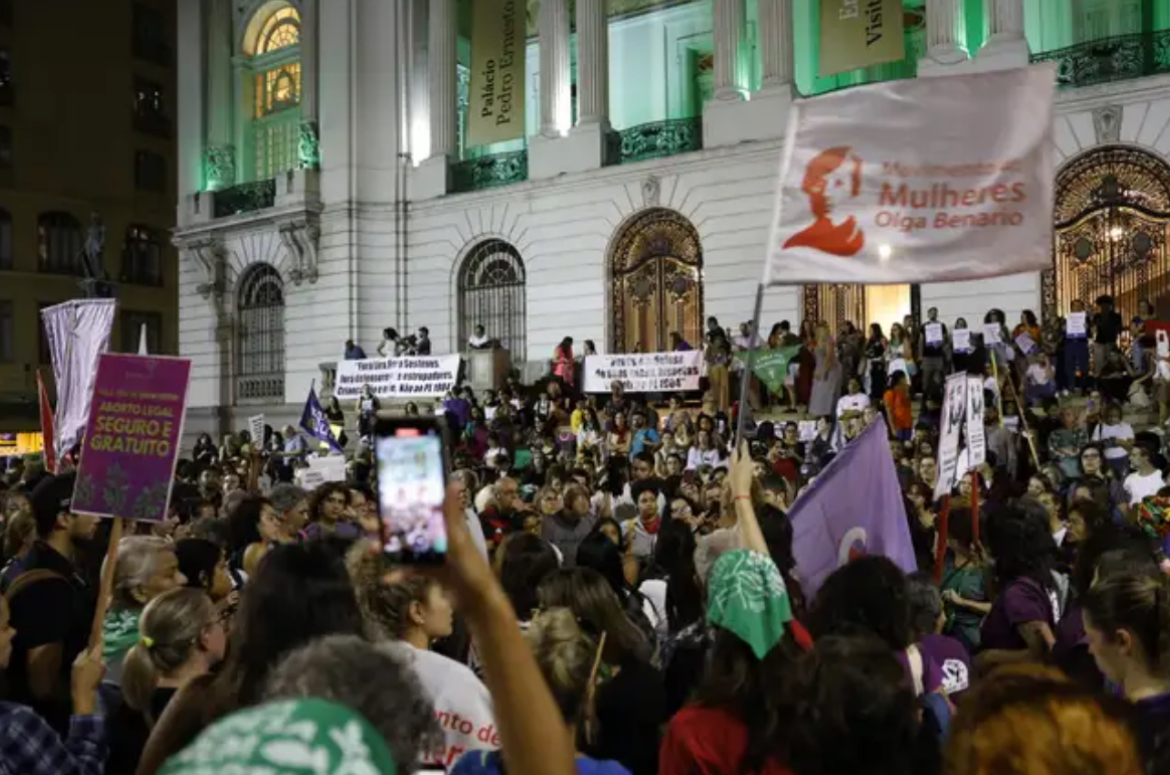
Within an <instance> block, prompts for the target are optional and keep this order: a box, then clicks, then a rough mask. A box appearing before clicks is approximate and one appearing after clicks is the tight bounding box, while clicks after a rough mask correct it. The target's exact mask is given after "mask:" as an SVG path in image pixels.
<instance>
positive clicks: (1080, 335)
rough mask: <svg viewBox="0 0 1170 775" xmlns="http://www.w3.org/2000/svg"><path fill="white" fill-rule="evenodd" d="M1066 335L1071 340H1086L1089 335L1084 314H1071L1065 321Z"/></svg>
mask: <svg viewBox="0 0 1170 775" xmlns="http://www.w3.org/2000/svg"><path fill="white" fill-rule="evenodd" d="M1064 334H1065V336H1067V337H1068V338H1069V339H1084V338H1085V337H1087V336H1088V335H1089V329H1088V327H1087V326H1086V324H1085V313H1084V312H1070V313H1068V317H1066V318H1065V319H1064Z"/></svg>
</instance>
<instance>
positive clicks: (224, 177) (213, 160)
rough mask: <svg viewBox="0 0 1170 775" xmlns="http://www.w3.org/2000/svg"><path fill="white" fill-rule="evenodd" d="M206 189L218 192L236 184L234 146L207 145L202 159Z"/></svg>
mask: <svg viewBox="0 0 1170 775" xmlns="http://www.w3.org/2000/svg"><path fill="white" fill-rule="evenodd" d="M203 167H204V174H205V175H206V177H207V188H208V189H209V190H211V191H219V190H220V189H224V188H231V187H232V186H234V185H235V184H236V147H235V146H234V145H208V146H207V150H206V152H205V153H204V159H203Z"/></svg>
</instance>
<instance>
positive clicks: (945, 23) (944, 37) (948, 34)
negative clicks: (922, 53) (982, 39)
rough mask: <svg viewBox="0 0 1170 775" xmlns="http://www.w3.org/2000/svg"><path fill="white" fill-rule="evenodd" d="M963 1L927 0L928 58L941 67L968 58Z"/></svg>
mask: <svg viewBox="0 0 1170 775" xmlns="http://www.w3.org/2000/svg"><path fill="white" fill-rule="evenodd" d="M966 28H967V25H966V22H965V19H964V16H963V0H926V56H927V57H928V58H930V59H933V60H934V61H935V62H937V63H939V64H941V65H953V64H958V63H959V62H962V61H963V60H965V59H966V58H967V52H966V50H965V49H964V48H963V44H964V43H965V41H966V38H967V36H966Z"/></svg>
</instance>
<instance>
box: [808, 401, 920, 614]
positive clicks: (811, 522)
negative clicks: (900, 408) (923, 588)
mask: <svg viewBox="0 0 1170 775" xmlns="http://www.w3.org/2000/svg"><path fill="white" fill-rule="evenodd" d="M888 438H889V430H888V428H887V427H886V424H885V421H883V420H882V419H881V418H880V417H879V418H878V419H876V420H874V422H873V424H871V425H870V426H869V427H868V428H866V429H865V430H864V431H863V432H862V433H861V435H860V436H858V437H857V438H856V439H854V440H853V442H852V443H850V444H849V445H848V446H846V447H845V449H843V450H841V453H840V454H839V455H837V457H835V458H833V460H832V461H831V462H830V463H829V464H828V465H827V466H825V470H824V471H822V472H821V473H820V475H819V476H817V478H816V481H815V482H813V483H812V484H811V485H810V486H809V489H808V490H807V491H806V492H805V493H804V494H803V495H801V496H800V497H799V498H798V499H797V501H796V503H794V504H793V506H792V509H791V510H790V511H789V512H788V517H789V519H790V520H791V521H792V553H793V556H794V557H795V558H796V567H797V569H798V570H799V572H800V578H801V581H802V586H803V587H804V594H805V597H806V598H808V599H810V600H811V599H812V598H813V597H814V596H815V595H816V592H817V590H818V589H820V587H821V584H822V582H824V580H825V578H826V577H828V575H829V574H830V573H832V572H833V571H835V570H837V568H839V567H841V566H842V565H844V564H845V563H847V562H849V561H850V560H851V559H853V558H855V557H857V556H859V555H865V554H881V555H885V556H886V557H889V558H890V559H891V560H893V561H894V563H896V564H897V565H898V567H900V568H901V569H902V570H904V571H906V572H907V573H912V572H914V571H916V570H918V563H917V561H916V560H915V558H914V545H913V543H912V542H911V540H910V526H909V524H908V523H907V522H906V506H905V503H904V502H903V500H902V489H901V485H900V484H899V482H898V472H897V471H896V470H895V469H894V460H893V458H892V457H891V456H890V445H889V442H888V441H887V439H888Z"/></svg>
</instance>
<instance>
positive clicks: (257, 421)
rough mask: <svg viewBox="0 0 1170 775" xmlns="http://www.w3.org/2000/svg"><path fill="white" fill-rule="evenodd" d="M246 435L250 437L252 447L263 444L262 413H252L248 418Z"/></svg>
mask: <svg viewBox="0 0 1170 775" xmlns="http://www.w3.org/2000/svg"><path fill="white" fill-rule="evenodd" d="M248 435H249V436H251V437H252V447H253V449H255V448H256V447H263V446H264V415H262V414H254V415H252V416H251V417H249V418H248Z"/></svg>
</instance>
